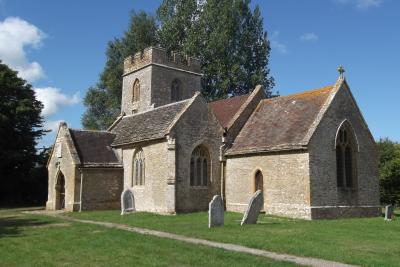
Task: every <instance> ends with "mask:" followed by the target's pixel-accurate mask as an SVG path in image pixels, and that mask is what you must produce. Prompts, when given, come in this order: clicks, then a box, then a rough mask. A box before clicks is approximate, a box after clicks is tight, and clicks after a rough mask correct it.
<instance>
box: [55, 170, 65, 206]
mask: <svg viewBox="0 0 400 267" xmlns="http://www.w3.org/2000/svg"><path fill="white" fill-rule="evenodd" d="M56 209H57V210H63V209H65V178H64V174H63V173H62V172H59V173H58V175H57V183H56Z"/></svg>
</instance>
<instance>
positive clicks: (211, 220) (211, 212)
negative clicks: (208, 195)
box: [208, 195, 224, 228]
mask: <svg viewBox="0 0 400 267" xmlns="http://www.w3.org/2000/svg"><path fill="white" fill-rule="evenodd" d="M223 225H224V202H223V201H222V198H221V197H220V196H219V195H216V196H214V197H213V199H212V200H211V202H210V204H208V228H211V227H216V226H223Z"/></svg>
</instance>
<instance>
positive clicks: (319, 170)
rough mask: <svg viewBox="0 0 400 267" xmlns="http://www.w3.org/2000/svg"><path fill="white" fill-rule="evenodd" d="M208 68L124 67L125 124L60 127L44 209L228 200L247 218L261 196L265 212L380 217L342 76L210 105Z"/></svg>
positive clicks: (189, 62) (159, 59)
mask: <svg viewBox="0 0 400 267" xmlns="http://www.w3.org/2000/svg"><path fill="white" fill-rule="evenodd" d="M200 91H201V71H200V63H199V61H198V60H197V59H195V58H189V57H185V56H183V55H181V54H178V53H172V54H167V53H166V52H165V50H163V49H161V48H154V47H152V48H148V49H145V50H144V51H143V52H142V53H138V54H135V55H133V56H130V57H128V58H126V59H125V61H124V74H123V88H122V107H121V110H122V112H121V115H120V116H119V117H118V118H117V119H116V121H115V122H114V123H113V124H112V125H111V126H110V127H109V129H108V130H107V131H86V130H75V129H70V128H68V126H67V125H66V124H65V123H62V124H60V127H59V130H58V133H57V137H56V141H55V144H54V149H53V152H52V155H51V157H50V159H49V162H48V170H49V183H48V184H49V189H48V201H47V204H46V206H47V209H49V210H54V209H65V210H68V211H77V210H93V209H119V208H120V207H121V201H122V204H123V205H124V206H127V207H129V208H130V209H131V210H136V211H148V212H157V213H163V214H174V213H178V212H193V211H201V210H207V209H208V203H209V201H210V200H211V199H212V197H213V196H214V195H221V197H222V198H223V200H224V204H225V206H226V209H227V210H228V211H238V212H243V211H244V210H245V209H246V207H247V205H248V201H249V199H250V198H251V196H252V195H253V194H254V192H255V191H256V190H261V191H262V192H263V196H264V211H265V212H266V213H267V214H272V215H278V216H285V217H292V218H303V219H319V218H338V217H360V216H378V215H379V214H380V203H379V183H378V162H377V149H376V145H375V142H374V139H373V137H372V135H371V133H370V131H369V129H368V126H367V123H366V122H365V120H364V118H363V116H362V113H361V111H360V110H359V108H358V106H357V103H356V101H355V99H354V97H353V95H352V93H351V91H350V88H349V85H348V84H347V82H346V79H345V78H344V75H343V71H341V74H340V76H339V78H338V79H337V81H336V83H335V84H333V85H329V86H325V87H322V88H320V89H315V90H310V91H305V92H301V93H297V94H293V95H288V96H281V97H275V98H269V99H267V98H266V96H265V92H264V89H263V88H262V87H261V86H257V87H256V88H254V90H252V92H251V93H249V94H247V95H242V96H237V97H232V98H228V99H223V100H219V101H215V102H211V103H207V101H206V100H205V99H204V98H203V97H202V96H201V94H200V93H199V92H200Z"/></svg>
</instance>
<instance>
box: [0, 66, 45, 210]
mask: <svg viewBox="0 0 400 267" xmlns="http://www.w3.org/2000/svg"><path fill="white" fill-rule="evenodd" d="M42 108H43V105H42V103H41V102H40V101H38V100H37V99H36V97H35V93H34V91H33V89H32V86H31V85H30V84H28V83H26V81H24V80H22V79H21V78H19V77H18V76H17V72H15V71H13V70H11V69H10V68H9V67H8V66H7V65H5V64H2V63H1V61H0V199H1V200H2V201H6V200H8V201H11V202H16V201H22V200H23V195H24V194H25V193H26V191H27V189H28V188H27V187H26V185H25V184H24V183H23V182H24V181H26V180H27V179H28V177H29V173H30V171H31V169H32V168H33V167H34V165H35V162H36V161H37V158H38V156H37V154H36V149H35V146H36V145H37V140H38V138H40V137H41V136H42V135H43V134H44V133H45V131H44V130H43V128H42V127H43V118H42V117H41V115H40V113H41V111H42Z"/></svg>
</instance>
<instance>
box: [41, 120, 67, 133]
mask: <svg viewBox="0 0 400 267" xmlns="http://www.w3.org/2000/svg"><path fill="white" fill-rule="evenodd" d="M61 122H64V121H63V120H56V121H52V120H47V121H46V122H45V123H44V129H45V130H50V131H51V133H55V132H57V130H58V126H59V125H60V123H61Z"/></svg>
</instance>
